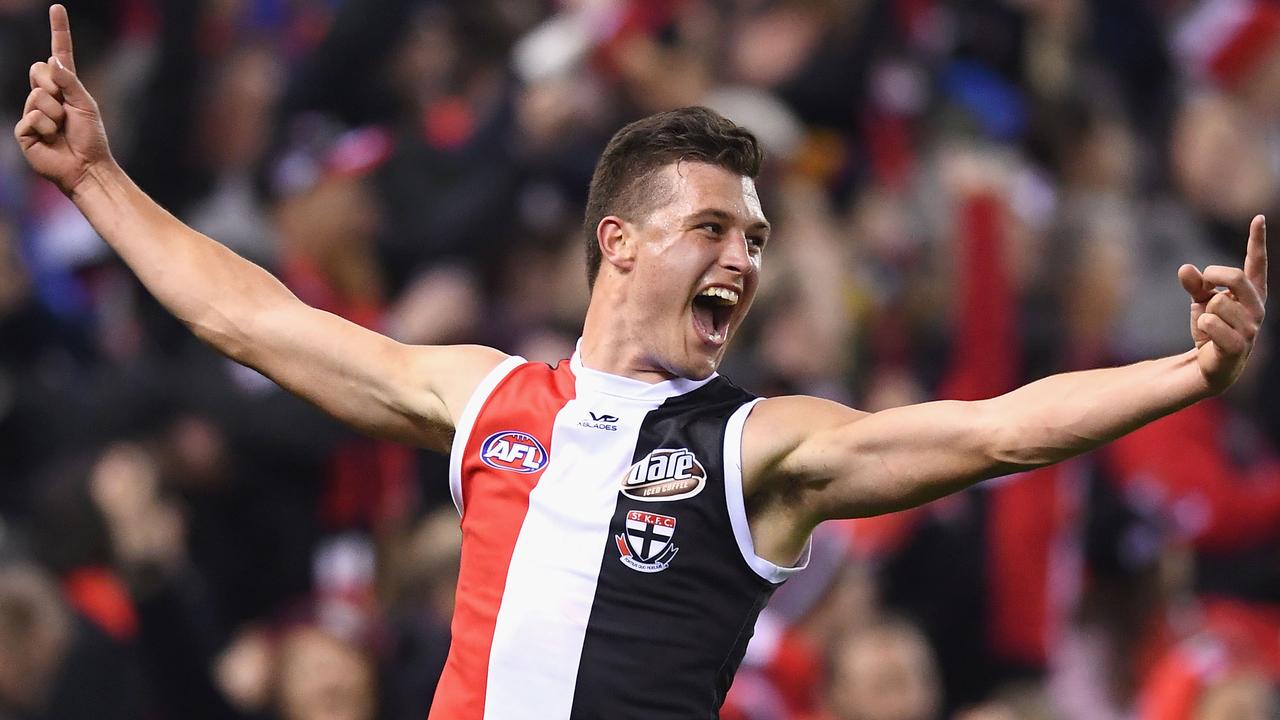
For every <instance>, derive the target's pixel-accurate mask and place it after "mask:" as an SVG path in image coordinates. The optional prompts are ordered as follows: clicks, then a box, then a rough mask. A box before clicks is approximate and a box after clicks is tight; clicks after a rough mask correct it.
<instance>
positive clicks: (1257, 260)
mask: <svg viewBox="0 0 1280 720" xmlns="http://www.w3.org/2000/svg"><path fill="white" fill-rule="evenodd" d="M1244 274H1245V277H1247V278H1249V282H1251V283H1253V286H1254V287H1255V288H1257V289H1258V295H1260V296H1261V297H1262V301H1263V302H1264V303H1265V302H1266V300H1267V219H1266V218H1264V217H1263V216H1261V215H1257V216H1255V217H1254V218H1253V222H1251V223H1249V245H1248V247H1247V249H1246V250H1245V254H1244Z"/></svg>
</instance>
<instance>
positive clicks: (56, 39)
mask: <svg viewBox="0 0 1280 720" xmlns="http://www.w3.org/2000/svg"><path fill="white" fill-rule="evenodd" d="M49 35H50V38H49V44H50V49H51V50H52V51H53V56H54V57H55V58H57V59H58V60H59V61H60V62H61V63H62V64H63V66H65V67H66V68H67V69H68V70H70V71H71V72H73V73H74V72H75V71H76V60H75V55H74V54H73V53H72V49H71V20H70V19H68V18H67V9H66V8H65V7H63V6H62V5H58V4H54V5H50V6H49Z"/></svg>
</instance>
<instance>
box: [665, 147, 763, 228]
mask: <svg viewBox="0 0 1280 720" xmlns="http://www.w3.org/2000/svg"><path fill="white" fill-rule="evenodd" d="M655 179H656V180H657V182H656V183H654V185H655V186H656V187H655V190H658V189H659V188H660V189H661V190H659V192H660V193H661V192H665V193H666V194H667V196H668V198H669V201H668V202H667V204H666V206H665V207H661V206H660V207H659V208H657V211H658V212H664V211H665V212H664V214H669V215H674V216H684V215H689V214H692V213H697V212H701V211H703V210H722V211H724V212H727V213H730V214H732V215H734V216H735V217H737V218H740V219H742V220H743V221H744V222H746V223H757V222H764V221H765V217H764V210H763V208H761V206H760V196H759V194H758V193H757V192H756V184H755V181H754V180H752V179H751V178H749V177H746V176H745V175H738V174H737V173H735V172H733V171H732V170H726V169H725V168H722V167H720V166H719V165H710V164H708V163H703V162H693V161H687V160H682V161H680V162H674V163H671V164H669V165H666V166H663V167H662V169H660V170H659V171H658V173H657V177H656V178H655Z"/></svg>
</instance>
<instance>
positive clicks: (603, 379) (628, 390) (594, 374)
mask: <svg viewBox="0 0 1280 720" xmlns="http://www.w3.org/2000/svg"><path fill="white" fill-rule="evenodd" d="M569 368H570V369H571V370H572V371H573V375H574V378H575V380H576V382H577V385H578V390H579V393H581V392H582V391H594V392H599V393H603V394H605V395H614V396H617V397H624V398H630V399H633V400H646V401H654V400H657V401H662V400H666V399H668V398H673V397H677V396H679V395H684V394H686V393H691V392H693V391H694V390H697V389H698V388H700V387H702V386H703V385H706V384H707V383H709V382H711V381H712V380H715V379H716V378H717V377H720V376H719V374H718V373H711V376H710V377H708V378H705V379H703V380H690V379H689V378H675V379H673V380H663V381H662V382H657V383H647V382H645V381H643V380H636V379H635V378H629V377H624V376H622V375H614V374H613V373H607V372H604V371H603V370H593V369H592V368H589V367H587V366H586V365H583V364H582V338H578V342H577V345H576V346H575V347H574V351H573V356H572V357H571V358H569Z"/></svg>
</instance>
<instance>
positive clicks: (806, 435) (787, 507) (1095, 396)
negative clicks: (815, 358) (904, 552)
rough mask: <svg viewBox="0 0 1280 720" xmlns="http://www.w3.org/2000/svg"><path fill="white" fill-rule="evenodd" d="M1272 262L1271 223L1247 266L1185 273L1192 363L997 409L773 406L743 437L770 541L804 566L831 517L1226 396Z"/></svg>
mask: <svg viewBox="0 0 1280 720" xmlns="http://www.w3.org/2000/svg"><path fill="white" fill-rule="evenodd" d="M1266 265H1267V258H1266V227H1265V223H1264V221H1263V219H1262V217H1261V216H1258V217H1256V218H1254V220H1253V223H1252V224H1251V225H1250V229H1249V241H1248V250H1247V253H1246V258H1245V264H1244V269H1243V270H1241V269H1238V268H1227V267H1220V266H1211V267H1208V268H1205V270H1204V272H1203V273H1202V272H1200V271H1199V270H1197V269H1196V268H1194V267H1192V266H1190V265H1184V266H1183V267H1182V268H1181V269H1180V270H1179V273H1178V276H1179V280H1180V281H1181V282H1182V285H1183V287H1184V288H1186V290H1187V292H1188V294H1189V295H1190V296H1191V300H1192V304H1191V334H1192V338H1193V340H1194V341H1195V346H1196V347H1195V348H1194V349H1192V350H1188V351H1187V352H1185V353H1183V354H1181V355H1176V356H1173V357H1167V358H1161V359H1157V360H1149V361H1146V362H1140V363H1135V364H1133V365H1127V366H1124V367H1118V368H1107V369H1100V370H1088V371H1084V372H1073V373H1066V374H1062V375H1055V376H1052V377H1048V378H1045V379H1043V380H1039V381H1037V382H1034V383H1031V384H1029V385H1026V386H1024V387H1021V388H1019V389H1017V390H1014V391H1012V392H1010V393H1007V394H1004V395H1001V396H999V397H995V398H991V399H989V400H980V401H975V402H958V401H941V402H932V403H924V404H921V405H914V406H908V407H902V408H895V409H892V410H886V411H883V412H878V413H874V414H868V413H861V412H858V411H856V410H851V409H849V408H846V407H843V406H840V405H837V404H834V403H828V402H825V401H822V400H817V399H814V398H804V397H792V398H776V399H770V400H766V401H764V402H762V403H760V405H759V406H758V407H757V408H756V409H755V410H754V412H753V413H752V415H751V417H750V419H749V420H748V423H747V427H746V429H745V434H744V438H743V471H744V475H743V477H744V483H745V488H744V489H745V491H746V492H747V493H748V494H749V495H752V496H754V497H753V499H754V500H755V503H754V507H755V508H756V513H755V517H753V519H752V531H753V535H755V536H756V541H757V546H763V547H762V549H764V548H774V549H775V551H776V552H777V553H778V557H780V558H784V559H785V558H787V557H788V556H791V557H794V553H795V552H796V551H798V550H799V548H800V545H802V544H803V541H804V538H805V537H807V536H808V533H809V531H810V530H811V529H812V528H813V526H814V525H816V524H817V523H818V522H821V521H822V520H826V519H831V518H839V517H860V516H867V515H875V514H879V513H883V512H889V511H893V510H900V509H903V508H907V507H912V506H915V505H919V504H921V503H925V502H928V501H930V500H933V499H935V498H938V497H941V496H943V495H946V494H948V493H951V492H955V491H957V490H960V489H962V488H965V487H968V486H969V485H971V484H973V483H975V482H978V481H980V480H983V479H986V478H991V477H996V476H999V475H1005V474H1008V473H1011V472H1017V471H1021V470H1028V469H1031V468H1035V467H1040V466H1043V465H1048V464H1051V463H1055V462H1058V461H1060V460H1065V459H1066V458H1069V457H1072V456H1074V455H1078V454H1080V453H1083V452H1086V451H1088V450H1091V449H1093V448H1095V447H1098V446H1099V445H1101V444H1103V443H1105V442H1108V441H1110V440H1113V439H1115V438H1117V437H1119V436H1121V435H1123V434H1125V433H1127V432H1130V431H1132V430H1134V429H1136V428H1138V427H1139V426H1141V425H1144V424H1146V423H1148V422H1151V421H1152V420H1155V419H1156V418H1159V417H1162V416H1164V415H1167V414H1169V413H1171V412H1174V411H1176V410H1178V409H1180V408H1183V407H1186V406H1187V405H1190V404H1191V403H1193V402H1195V401H1197V400H1200V399H1201V398H1204V397H1208V396H1210V395H1214V394H1217V393H1220V392H1222V391H1223V390H1225V389H1226V388H1227V387H1229V386H1230V385H1231V384H1232V383H1233V382H1235V379H1236V378H1237V377H1239V375H1240V372H1241V371H1242V370H1243V369H1244V365H1245V362H1246V361H1247V360H1248V357H1249V354H1250V352H1251V351H1252V349H1253V344H1254V341H1255V339H1256V338H1257V334H1258V329H1259V327H1260V325H1261V323H1262V318H1263V314H1264V312H1263V308H1264V305H1265V300H1266ZM1219 288H1223V289H1219ZM748 506H749V507H751V506H752V504H751V503H750V502H749V503H748ZM757 518H758V519H757ZM766 557H767V556H766Z"/></svg>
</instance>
